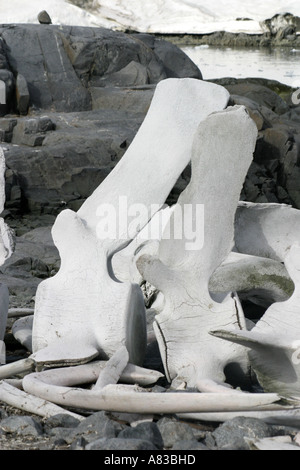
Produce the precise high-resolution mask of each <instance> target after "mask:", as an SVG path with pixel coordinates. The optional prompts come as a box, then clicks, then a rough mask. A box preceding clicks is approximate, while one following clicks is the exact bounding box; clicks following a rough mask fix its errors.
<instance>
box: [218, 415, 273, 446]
mask: <svg viewBox="0 0 300 470" xmlns="http://www.w3.org/2000/svg"><path fill="white" fill-rule="evenodd" d="M272 435H273V430H272V427H271V426H269V425H268V424H266V423H265V422H264V421H261V420H259V419H256V418H245V417H242V416H241V417H237V418H233V419H231V420H228V421H226V422H225V423H223V424H221V425H220V426H219V427H218V428H217V429H216V430H215V431H213V433H212V436H213V437H214V439H215V442H216V445H217V447H218V449H220V450H249V449H250V446H249V444H248V442H247V439H250V440H258V439H263V438H265V437H272Z"/></svg>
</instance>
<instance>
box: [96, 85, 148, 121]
mask: <svg viewBox="0 0 300 470" xmlns="http://www.w3.org/2000/svg"><path fill="white" fill-rule="evenodd" d="M154 89H155V85H147V86H142V87H132V86H130V87H126V88H122V87H105V88H102V87H91V88H90V92H91V97H92V103H93V109H101V110H103V109H109V110H116V111H117V110H124V109H128V110H130V111H131V112H134V113H135V114H139V113H142V114H143V115H146V114H147V111H148V109H149V106H150V104H151V101H152V98H153V94H154Z"/></svg>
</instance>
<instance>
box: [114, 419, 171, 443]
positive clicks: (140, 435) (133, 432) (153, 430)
mask: <svg viewBox="0 0 300 470" xmlns="http://www.w3.org/2000/svg"><path fill="white" fill-rule="evenodd" d="M118 438H124V439H142V440H145V441H150V442H152V443H153V444H154V445H155V447H156V448H157V449H162V448H163V439H162V436H161V433H160V431H159V428H158V426H157V424H155V423H151V422H145V423H140V424H138V425H137V426H135V427H132V428H131V427H127V428H125V429H123V431H121V432H120V434H119V435H118Z"/></svg>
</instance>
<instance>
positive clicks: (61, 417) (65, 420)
mask: <svg viewBox="0 0 300 470" xmlns="http://www.w3.org/2000/svg"><path fill="white" fill-rule="evenodd" d="M79 424H80V420H79V419H77V418H75V417H74V416H71V415H69V414H66V413H61V414H57V415H54V416H50V417H49V418H47V419H45V421H44V425H45V427H47V428H56V427H63V428H76V426H78V425H79Z"/></svg>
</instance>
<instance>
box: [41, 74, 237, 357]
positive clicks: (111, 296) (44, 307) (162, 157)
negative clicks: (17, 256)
mask: <svg viewBox="0 0 300 470" xmlns="http://www.w3.org/2000/svg"><path fill="white" fill-rule="evenodd" d="M228 99H229V94H228V92H227V91H226V90H225V89H224V88H223V87H220V86H216V85H214V84H211V83H207V82H203V81H199V80H195V79H167V80H164V81H162V82H160V83H159V84H158V85H157V88H156V91H155V94H154V97H153V100H152V103H151V106H150V109H149V111H148V114H147V116H146V118H145V120H144V122H143V124H142V126H141V127H140V129H139V131H138V133H137V135H136V137H135V138H134V140H133V142H132V143H131V145H130V147H129V148H128V150H127V152H126V154H125V155H124V156H123V158H122V159H121V161H120V162H119V163H118V165H117V166H116V167H115V168H114V170H113V171H112V172H111V173H110V174H109V175H108V177H107V178H106V179H105V180H104V181H103V182H102V183H101V185H100V186H99V187H98V188H97V189H96V190H95V191H94V193H93V194H92V195H91V196H90V197H89V198H88V199H87V200H86V202H85V203H84V204H83V205H82V207H81V208H80V210H79V211H78V212H77V213H74V212H72V211H70V210H66V211H63V212H61V213H60V214H59V216H58V217H57V219H56V222H55V224H54V226H53V229H52V236H53V240H54V243H55V245H56V246H57V248H58V250H59V253H60V257H61V267H60V270H59V272H58V273H57V274H56V275H55V276H54V277H52V278H50V279H48V280H46V281H43V282H42V283H41V284H40V285H39V287H38V290H37V294H36V306H35V314H34V324H33V351H34V352H35V353H37V355H38V354H39V352H40V351H41V350H43V353H42V355H43V358H44V359H46V358H47V357H48V358H49V360H50V361H51V362H52V363H54V362H55V361H58V362H62V361H63V360H66V363H68V362H69V363H74V362H76V360H77V362H78V363H80V362H86V361H88V360H91V358H92V357H93V355H94V354H99V355H100V356H102V357H104V358H107V357H110V356H111V355H112V354H113V353H114V352H115V351H116V350H117V349H119V347H120V346H121V345H122V344H123V345H125V346H126V348H127V350H128V352H129V358H130V362H133V363H136V364H140V363H141V362H142V361H143V356H144V352H145V346H146V323H145V311H144V300H143V296H142V293H141V290H140V287H139V286H138V285H136V284H131V283H128V282H125V283H121V282H119V281H118V279H116V277H115V276H114V274H113V270H112V267H111V257H112V256H113V254H114V253H115V252H117V251H119V250H120V249H121V248H123V247H124V246H126V245H127V244H128V243H129V241H130V240H131V239H133V238H134V237H135V236H136V234H137V233H138V232H139V230H141V229H142V227H143V226H145V225H146V223H147V222H148V221H149V219H150V218H151V217H152V216H153V214H154V212H155V211H157V210H158V208H159V207H161V205H162V204H163V203H164V202H165V199H166V198H167V196H168V194H169V192H170V190H171V189H172V187H173V185H174V184H175V182H176V180H177V178H178V176H179V175H180V173H181V172H182V171H183V169H184V168H185V166H186V165H187V164H188V162H189V160H190V158H191V146H192V140H193V136H194V134H195V131H196V129H197V126H198V124H199V122H201V121H202V120H203V119H205V118H206V117H207V116H208V115H209V114H210V113H212V112H213V111H216V110H220V109H223V108H225V107H226V105H227V102H228ZM124 205H125V206H127V208H128V212H129V215H131V217H133V220H130V222H132V223H131V224H129V223H128V219H127V217H126V216H127V213H126V212H127V211H126V207H125V208H124ZM153 205H154V206H153ZM153 207H155V209H154V210H153ZM120 211H122V213H119V212H120ZM105 213H106V215H105ZM114 223H116V230H117V234H115V233H113V234H112V235H111V234H110V235H111V236H110V237H109V236H108V234H107V233H106V234H105V233H104V232H105V229H106V228H107V225H106V224H109V226H110V227H113V225H114ZM65 346H66V347H67V346H68V348H67V351H66V352H65V353H64V348H65ZM58 351H59V353H58ZM36 357H37V356H36Z"/></svg>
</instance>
